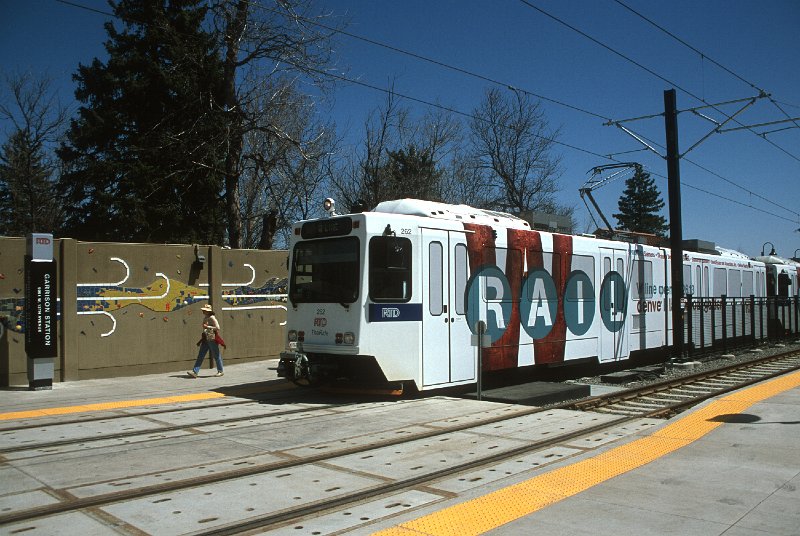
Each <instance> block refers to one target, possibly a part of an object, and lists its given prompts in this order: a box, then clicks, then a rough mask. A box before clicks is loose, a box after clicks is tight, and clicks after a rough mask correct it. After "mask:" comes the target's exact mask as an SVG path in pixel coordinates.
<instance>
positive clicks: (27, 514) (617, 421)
mask: <svg viewBox="0 0 800 536" xmlns="http://www.w3.org/2000/svg"><path fill="white" fill-rule="evenodd" d="M797 368H800V352H798V351H794V352H790V353H788V354H784V355H781V356H774V357H769V358H764V359H759V360H756V361H755V362H751V363H748V364H746V365H744V364H742V365H735V366H729V367H725V368H724V369H718V370H714V371H709V372H704V373H702V374H695V375H692V376H691V377H686V378H682V379H680V380H673V381H669V382H662V383H660V384H654V385H649V386H647V387H643V388H639V389H635V390H629V391H624V392H622V393H615V394H614V395H611V396H603V397H594V398H592V399H587V400H584V401H579V402H573V403H571V404H567V405H562V406H560V407H558V408H552V407H551V408H540V407H522V406H508V407H505V408H503V409H502V410H495V411H494V412H486V413H485V414H476V415H473V416H470V417H469V418H465V419H461V420H459V419H453V420H452V422H450V421H449V420H447V421H437V422H436V424H435V425H433V424H430V425H425V426H422V427H419V428H422V429H417V430H414V431H409V430H404V429H397V430H391V429H389V430H383V431H381V432H379V433H378V432H376V433H374V434H367V435H366V436H363V437H361V436H358V437H354V438H352V439H351V440H347V441H341V442H340V446H337V447H331V445H324V446H319V447H315V446H314V445H313V444H312V445H306V446H305V447H304V448H303V449H301V450H302V453H298V454H295V450H294V449H292V448H289V447H286V448H284V449H281V450H280V451H275V452H274V453H275V454H276V455H278V457H277V458H272V459H271V461H268V462H264V461H263V460H262V461H261V462H259V461H258V460H256V459H241V460H230V462H229V463H227V464H220V465H221V467H218V468H215V469H214V470H213V471H209V472H208V473H207V474H199V475H198V474H196V473H195V474H193V475H186V474H185V475H184V476H183V477H181V478H175V479H172V478H171V477H173V476H177V475H169V476H170V478H167V479H166V481H161V482H158V483H155V484H154V483H152V482H153V480H152V478H151V479H150V480H147V479H146V478H143V479H142V481H141V482H139V483H138V484H135V486H134V487H132V488H129V489H123V490H117V491H106V492H97V493H96V494H94V495H91V496H83V497H75V496H71V495H70V494H61V496H60V501H59V502H57V503H53V504H47V505H42V506H37V507H32V508H24V507H23V508H21V509H18V510H16V511H11V512H4V513H0V525H2V526H9V525H11V524H16V523H23V522H24V523H31V522H34V521H35V520H36V519H39V518H43V517H46V516H51V515H54V514H59V513H67V512H76V511H95V512H96V511H98V509H103V510H107V511H111V512H112V514H111V515H112V516H113V506H114V505H118V504H120V503H125V502H128V501H136V500H140V499H143V500H146V501H147V503H148V504H149V505H150V506H149V507H150V508H153V507H154V506H155V505H156V504H162V503H163V504H170V501H176V502H177V501H179V500H180V498H181V494H182V493H185V492H187V491H188V490H192V489H196V490H201V491H206V493H205V494H206V495H211V494H212V493H211V491H212V490H216V489H217V488H215V487H214V486H216V485H221V484H224V485H237V486H242V487H245V486H253V485H255V484H254V483H253V479H254V478H267V477H268V478H275V479H277V478H283V477H286V476H288V475H291V474H309V473H310V474H315V472H317V471H320V470H324V469H325V468H326V467H327V468H330V467H335V466H337V464H340V463H341V459H343V458H346V457H353V456H356V455H357V457H358V459H359V460H369V459H374V460H375V461H374V463H375V471H374V474H375V475H380V474H381V473H380V470H379V469H378V467H380V466H382V465H386V464H385V463H384V462H385V461H386V458H385V456H386V455H387V452H388V451H392V450H395V449H397V450H400V448H399V447H400V446H401V445H410V444H412V443H414V442H426V443H430V444H437V443H434V442H437V441H440V442H442V443H441V444H443V445H444V444H446V442H448V441H459V440H463V436H461V435H459V434H462V433H464V432H470V433H475V434H480V435H481V437H486V438H489V439H488V440H487V443H486V444H485V445H482V446H481V448H480V449H478V448H476V449H474V450H475V452H470V453H469V454H470V455H469V456H459V457H456V458H454V459H445V458H447V456H446V454H442V455H441V457H442V459H441V460H426V462H427V463H425V461H420V463H419V468H420V470H419V471H414V472H407V473H402V474H398V475H397V476H396V477H394V478H388V477H380V478H377V479H376V482H373V483H372V484H370V485H367V486H363V487H362V488H360V489H357V490H349V491H348V490H341V491H336V489H337V488H334V487H332V488H330V490H328V489H326V490H325V491H326V492H327V491H331V493H330V494H328V495H326V496H323V497H318V498H315V499H313V500H312V499H311V498H309V500H308V501H306V502H301V503H299V504H296V505H292V506H291V507H276V508H273V509H270V510H269V511H264V512H257V511H253V512H252V515H247V516H245V517H243V518H242V519H236V520H225V519H220V520H219V521H216V520H215V518H209V519H208V520H204V522H207V523H206V525H205V528H200V530H198V527H195V528H194V529H193V530H192V532H193V533H197V534H207V535H222V534H239V533H243V532H249V531H268V530H273V529H276V528H280V527H285V526H287V525H289V524H296V523H302V522H303V520H308V519H309V518H313V517H315V516H319V515H323V514H325V513H327V512H334V511H338V510H341V509H345V508H349V507H352V506H353V505H356V504H360V503H364V502H367V501H370V500H376V499H378V498H381V497H387V496H390V495H393V494H396V493H399V492H402V491H405V490H411V489H421V488H425V487H430V489H433V488H434V487H435V484H436V482H437V481H440V480H442V479H445V478H447V477H448V476H452V475H457V474H460V473H466V472H469V471H476V470H478V469H480V468H488V467H492V466H495V465H497V464H499V463H501V462H504V461H506V460H510V459H512V458H519V457H523V456H526V455H530V454H532V453H536V452H539V451H542V450H543V449H548V448H551V447H555V446H560V445H562V444H566V443H568V442H570V441H575V440H577V439H578V438H582V437H585V436H593V435H596V434H600V433H602V432H604V431H605V430H608V429H610V428H614V427H619V426H621V425H625V424H626V423H636V424H637V426H645V425H647V426H653V423H652V422H650V421H647V420H646V419H643V417H663V416H666V415H669V414H673V413H675V412H677V411H681V410H682V409H685V408H686V407H689V406H691V405H694V404H697V403H698V402H700V401H702V400H705V399H706V398H710V397H713V396H717V395H719V394H721V393H724V392H726V391H730V390H734V389H738V388H741V387H743V386H745V385H748V384H750V383H755V382H758V381H762V380H764V379H767V378H770V377H774V376H778V375H780V374H784V373H786V372H788V371H791V370H796V369H797ZM330 409H331V408H327V409H323V408H320V409H319V410H318V411H319V414H320V415H321V414H323V413H325V412H327V411H330ZM560 409H573V410H576V409H577V410H582V411H584V412H586V413H584V415H585V417H576V419H578V421H575V422H574V423H573V425H570V426H567V425H563V426H562V425H559V426H561V427H560V429H557V430H556V431H554V432H553V433H550V432H547V433H544V432H543V433H542V434H541V435H540V436H538V437H537V438H531V439H530V440H529V441H528V440H526V441H524V442H523V444H519V443H515V444H513V445H512V444H510V443H509V444H503V443H502V441H500V440H497V443H496V444H495V443H493V440H492V439H491V436H492V431H491V430H492V429H494V428H499V427H502V426H504V425H505V424H507V423H509V422H511V421H513V420H515V419H516V420H518V421H519V420H521V419H526V418H528V419H535V418H539V417H540V416H539V415H537V414H543V415H554V414H553V413H552V412H553V411H554V410H556V411H558V410H560ZM310 411H311V412H313V411H315V410H310ZM548 412H550V413H548ZM563 417H565V418H566V414H565V415H564V416H563ZM541 418H544V417H541ZM559 422H560V421H559ZM480 428H483V430H482V431H478V429H480ZM387 449H388V451H387ZM437 457H438V456H437ZM365 463H366V462H365ZM345 465H346V464H345ZM389 465H390V464H389ZM423 466H424V467H423ZM413 469H417V467H413ZM362 471H363V470H362ZM175 472H176V473H177V472H178V471H177V470H176V471H175ZM372 472H373V471H371V470H370V471H364V472H363V473H360V474H366V473H372ZM157 476H160V475H157ZM165 476H166V475H165ZM129 480H133V481H136V480H137V478H136V477H132V478H130V479H129ZM105 484H106V485H107V487H106V488H105V489H109V490H114V489H115V488H114V487H113V486H115V485H117V484H116V483H113V482H106V483H105ZM117 489H118V488H117ZM215 492H216V491H215ZM296 498H298V499H299V497H296Z"/></svg>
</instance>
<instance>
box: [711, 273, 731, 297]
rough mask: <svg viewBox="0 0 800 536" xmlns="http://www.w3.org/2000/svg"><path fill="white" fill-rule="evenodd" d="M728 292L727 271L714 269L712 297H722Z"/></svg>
mask: <svg viewBox="0 0 800 536" xmlns="http://www.w3.org/2000/svg"><path fill="white" fill-rule="evenodd" d="M727 292H728V271H727V270H726V269H725V268H714V296H722V295H723V294H727Z"/></svg>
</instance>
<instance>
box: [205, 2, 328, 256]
mask: <svg viewBox="0 0 800 536" xmlns="http://www.w3.org/2000/svg"><path fill="white" fill-rule="evenodd" d="M212 9H213V10H214V13H215V15H216V17H215V21H216V25H217V28H218V30H219V35H220V36H221V41H222V42H221V46H222V47H223V49H224V75H223V79H224V81H223V84H224V90H223V94H224V102H222V103H219V104H218V106H219V108H220V110H222V111H223V112H224V114H225V115H226V117H227V121H228V128H227V138H228V139H227V141H226V151H227V154H226V157H225V164H224V165H225V169H224V175H225V200H226V210H227V213H228V242H229V244H230V246H231V247H240V245H241V240H242V228H243V223H242V217H243V216H242V212H241V207H240V204H239V203H240V199H241V193H240V178H241V175H242V173H243V171H244V169H245V166H246V165H251V164H252V162H250V163H246V162H245V161H244V159H243V152H244V150H245V138H246V137H247V136H248V134H249V133H250V132H252V131H257V132H258V133H259V134H260V135H261V136H270V135H271V136H276V137H278V138H280V137H281V136H284V135H286V132H285V131H283V132H281V131H280V129H277V130H275V131H273V132H270V130H269V129H268V128H266V129H265V126H264V121H262V116H263V115H264V114H266V115H268V114H269V113H270V111H269V110H268V109H267V108H268V107H269V106H270V105H272V104H273V101H272V100H271V99H270V98H269V97H268V95H269V92H270V91H271V90H272V89H274V88H275V87H277V86H279V85H281V84H285V83H287V80H291V81H293V83H297V84H299V83H300V82H301V81H302V82H310V83H311V84H312V85H314V86H316V87H317V88H318V89H321V90H323V91H324V90H325V89H326V87H327V86H329V85H330V84H331V80H332V79H331V78H329V77H327V76H326V72H325V69H326V68H327V66H328V64H329V62H330V59H331V55H332V51H331V44H330V41H331V35H332V32H329V33H326V32H328V31H320V29H319V28H320V26H315V25H314V24H313V19H314V18H315V17H313V16H311V15H310V13H311V11H312V10H311V0H282V1H281V2H276V3H275V4H274V5H272V6H263V5H260V4H256V3H253V2H250V1H249V0H218V1H217V2H216V3H215V4H213V6H212ZM276 80H280V81H281V82H280V83H276ZM280 141H281V142H287V141H288V142H293V143H295V144H296V145H298V146H300V145H302V143H303V142H302V141H301V140H296V139H295V140H285V139H284V140H280ZM267 160H269V158H267ZM264 164H269V162H268V161H267V162H264ZM268 241H269V240H268Z"/></svg>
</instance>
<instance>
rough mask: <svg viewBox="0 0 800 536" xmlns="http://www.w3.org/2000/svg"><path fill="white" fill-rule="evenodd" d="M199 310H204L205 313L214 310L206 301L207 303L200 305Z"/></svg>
mask: <svg viewBox="0 0 800 536" xmlns="http://www.w3.org/2000/svg"><path fill="white" fill-rule="evenodd" d="M200 310H201V311H204V312H206V313H213V312H214V309H212V308H211V304H208V303H207V304H205V305H204V306H202V307H201V308H200Z"/></svg>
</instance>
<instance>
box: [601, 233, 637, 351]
mask: <svg viewBox="0 0 800 536" xmlns="http://www.w3.org/2000/svg"><path fill="white" fill-rule="evenodd" d="M628 264H629V259H628V253H627V252H626V251H624V250H618V249H607V248H600V270H601V276H602V284H601V285H600V318H601V321H602V326H600V331H601V335H600V361H612V360H617V359H625V358H627V357H628V353H629V348H628V337H627V335H626V334H627V332H628V327H627V324H628V322H626V317H627V314H628V296H629V292H628V288H629V286H630V273H629V270H628Z"/></svg>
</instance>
